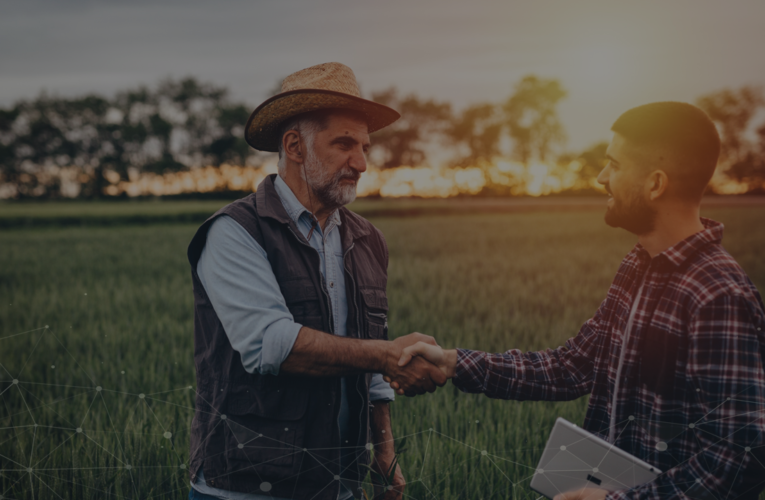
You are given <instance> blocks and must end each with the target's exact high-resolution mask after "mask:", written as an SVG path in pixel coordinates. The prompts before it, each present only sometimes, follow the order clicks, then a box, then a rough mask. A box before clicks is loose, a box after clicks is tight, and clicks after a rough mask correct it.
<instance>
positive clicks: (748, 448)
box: [744, 446, 752, 451]
mask: <svg viewBox="0 0 765 500" xmlns="http://www.w3.org/2000/svg"><path fill="white" fill-rule="evenodd" d="M744 451H752V448H750V447H749V446H747V447H746V448H744Z"/></svg>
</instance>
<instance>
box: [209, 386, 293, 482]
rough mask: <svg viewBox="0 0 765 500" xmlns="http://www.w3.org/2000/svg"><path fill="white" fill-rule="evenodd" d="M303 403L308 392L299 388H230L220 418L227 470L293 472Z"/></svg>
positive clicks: (280, 474) (283, 473)
mask: <svg viewBox="0 0 765 500" xmlns="http://www.w3.org/2000/svg"><path fill="white" fill-rule="evenodd" d="M307 407H308V394H307V392H306V391H302V390H300V389H297V390H294V389H292V388H282V389H278V390H277V389H273V390H270V389H269V390H257V389H255V388H249V389H239V390H235V391H232V393H231V394H230V395H229V400H228V402H227V408H228V409H227V411H228V413H227V414H226V418H225V420H224V422H223V424H224V425H225V430H224V435H225V439H226V458H227V460H228V472H229V473H232V472H238V471H241V472H250V473H252V472H256V471H257V472H258V473H261V474H264V475H267V476H269V477H274V476H278V477H281V476H282V475H284V476H285V477H286V476H289V475H291V474H293V468H295V467H296V464H298V465H299V463H300V460H299V458H300V454H301V453H302V447H301V446H300V445H301V444H302V442H303V438H304V434H305V426H306V422H305V420H306V419H305V415H306V409H307ZM296 459H297V460H296Z"/></svg>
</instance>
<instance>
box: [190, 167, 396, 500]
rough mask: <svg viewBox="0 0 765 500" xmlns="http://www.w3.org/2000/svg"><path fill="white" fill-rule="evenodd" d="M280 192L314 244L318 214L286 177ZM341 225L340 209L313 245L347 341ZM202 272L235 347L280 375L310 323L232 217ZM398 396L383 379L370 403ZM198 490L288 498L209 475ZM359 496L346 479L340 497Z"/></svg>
mask: <svg viewBox="0 0 765 500" xmlns="http://www.w3.org/2000/svg"><path fill="white" fill-rule="evenodd" d="M274 188H275V189H276V193H277V194H278V195H279V198H280V199H281V202H282V205H283V206H284V209H285V210H286V212H287V214H288V215H289V217H290V218H291V219H292V220H293V221H294V222H295V224H296V225H297V227H298V229H299V230H300V232H301V233H302V234H303V236H305V237H306V239H308V234H309V233H310V231H311V226H312V217H311V212H310V211H308V209H306V208H305V207H304V206H303V205H302V204H301V203H300V201H298V199H297V197H296V196H295V194H294V193H293V192H292V190H291V189H290V188H289V186H287V183H285V182H284V180H283V179H282V178H281V177H279V176H277V177H276V180H275V181H274ZM341 223H342V222H341V220H340V214H339V212H338V211H335V212H333V213H332V215H330V217H329V218H328V219H327V223H326V224H325V227H324V230H323V231H322V230H321V228H320V227H315V228H314V230H313V233H312V234H311V238H310V239H308V242H309V243H310V244H311V246H312V247H313V248H314V249H316V251H317V252H318V253H319V258H320V264H321V274H322V276H323V277H324V283H325V287H326V290H327V293H328V295H329V298H330V307H331V308H332V319H333V327H334V332H333V333H334V334H335V335H338V336H341V337H345V336H346V319H347V316H348V301H347V297H346V291H345V276H344V274H343V273H344V271H343V249H342V245H341V241H340V228H339V226H340V225H341ZM197 274H198V275H199V280H200V281H201V282H202V286H204V289H205V291H206V292H207V295H208V297H209V298H210V302H211V303H212V305H213V308H214V309H215V313H216V314H217V315H218V318H219V319H220V321H221V323H222V325H223V328H224V330H225V331H226V335H227V336H228V338H229V341H230V342H231V346H232V347H233V348H234V350H235V351H237V352H238V353H239V354H240V356H241V358H242V364H243V365H244V368H245V370H247V371H248V372H250V373H255V372H257V373H263V374H267V373H269V374H274V375H276V374H278V373H279V368H280V367H281V364H282V362H283V361H284V360H285V359H286V358H287V356H289V353H290V351H291V350H292V346H293V344H294V343H295V339H296V338H297V336H298V332H300V328H302V325H300V324H299V323H296V322H295V320H294V318H293V317H292V314H290V312H289V309H287V303H286V302H285V300H284V297H283V296H282V293H281V290H280V288H279V284H278V282H277V281H276V276H274V272H273V270H272V269H271V264H270V263H269V261H268V257H267V255H266V251H265V250H264V249H263V247H261V246H260V245H259V244H258V242H257V241H255V239H254V238H253V237H252V236H250V234H249V233H248V232H247V231H246V230H245V229H244V228H243V227H242V226H241V225H239V224H238V223H237V222H236V221H234V220H233V219H232V218H231V217H228V216H225V215H224V216H221V217H218V218H217V219H216V220H215V221H214V222H213V223H212V224H211V226H210V229H209V230H208V233H207V242H206V244H205V247H204V248H203V249H202V254H201V256H200V258H199V261H198V262H197ZM340 388H341V400H340V415H339V417H338V425H339V428H340V439H341V441H342V443H341V444H346V443H347V442H348V441H349V439H348V436H347V430H348V427H349V426H348V418H349V415H348V399H347V397H346V393H345V391H346V384H345V379H342V381H341V385H340ZM394 398H395V393H394V391H393V389H391V387H390V385H388V383H386V382H385V381H384V380H383V378H382V375H380V374H379V373H378V374H375V375H374V376H373V377H372V382H371V384H370V387H369V399H370V401H392V400H393V399H394ZM349 451H352V448H349ZM351 455H352V453H351ZM351 461H352V458H349V459H348V460H342V468H343V470H345V469H347V467H349V466H350V464H351ZM342 475H343V474H341V477H342ZM192 486H193V487H194V488H195V489H196V490H197V491H199V492H200V493H205V494H208V495H213V496H217V497H219V498H229V499H231V500H266V499H268V500H280V499H275V498H274V497H272V496H263V495H256V494H249V493H238V492H232V491H227V490H221V489H218V488H212V487H210V486H208V485H207V484H206V483H205V481H204V474H203V471H202V470H200V471H199V474H198V476H197V482H196V483H192ZM351 496H352V494H351V492H350V491H349V490H348V488H347V487H346V486H345V484H344V482H343V481H341V488H340V496H339V498H340V499H343V500H345V499H348V498H351ZM281 500H284V499H281Z"/></svg>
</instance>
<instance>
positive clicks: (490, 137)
mask: <svg viewBox="0 0 765 500" xmlns="http://www.w3.org/2000/svg"><path fill="white" fill-rule="evenodd" d="M502 127H503V123H502V119H501V116H499V112H498V109H497V106H495V105H493V104H488V103H486V104H475V105H473V106H470V107H468V108H466V109H465V110H463V111H462V112H461V113H460V114H459V115H458V116H456V117H455V118H454V119H453V120H452V122H451V124H450V125H449V127H447V128H446V131H445V132H446V136H447V137H448V138H449V139H450V140H451V142H452V144H453V145H455V146H458V147H459V146H462V147H463V150H466V151H467V153H466V154H463V155H461V157H458V158H456V159H455V160H456V161H455V163H457V164H459V163H473V162H477V161H479V160H487V161H489V160H491V159H492V158H494V157H495V156H497V155H498V154H499V141H500V136H501V133H502Z"/></svg>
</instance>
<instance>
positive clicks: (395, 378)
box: [383, 332, 456, 396]
mask: <svg viewBox="0 0 765 500" xmlns="http://www.w3.org/2000/svg"><path fill="white" fill-rule="evenodd" d="M392 344H394V346H395V349H394V353H396V354H397V355H398V356H397V357H396V359H395V362H394V363H389V365H391V366H389V367H388V369H387V370H386V372H385V373H383V375H384V377H383V378H384V379H385V381H386V382H388V383H390V385H391V387H392V388H393V389H394V390H395V391H396V392H397V393H398V394H404V395H406V396H415V395H418V394H423V393H425V392H433V391H435V390H436V386H438V387H441V386H443V385H444V384H445V383H446V380H447V379H448V378H451V377H453V376H454V364H455V363H454V362H452V361H451V359H450V358H452V357H454V358H456V351H453V350H452V351H445V350H443V349H441V347H440V346H439V345H438V343H437V342H436V339H434V338H433V337H430V336H428V335H423V334H421V333H417V332H415V333H411V334H409V335H406V336H404V337H399V338H397V339H396V340H394V341H393V342H392ZM451 353H454V356H452V355H451ZM455 362H456V359H455ZM394 365H395V366H394Z"/></svg>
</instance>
